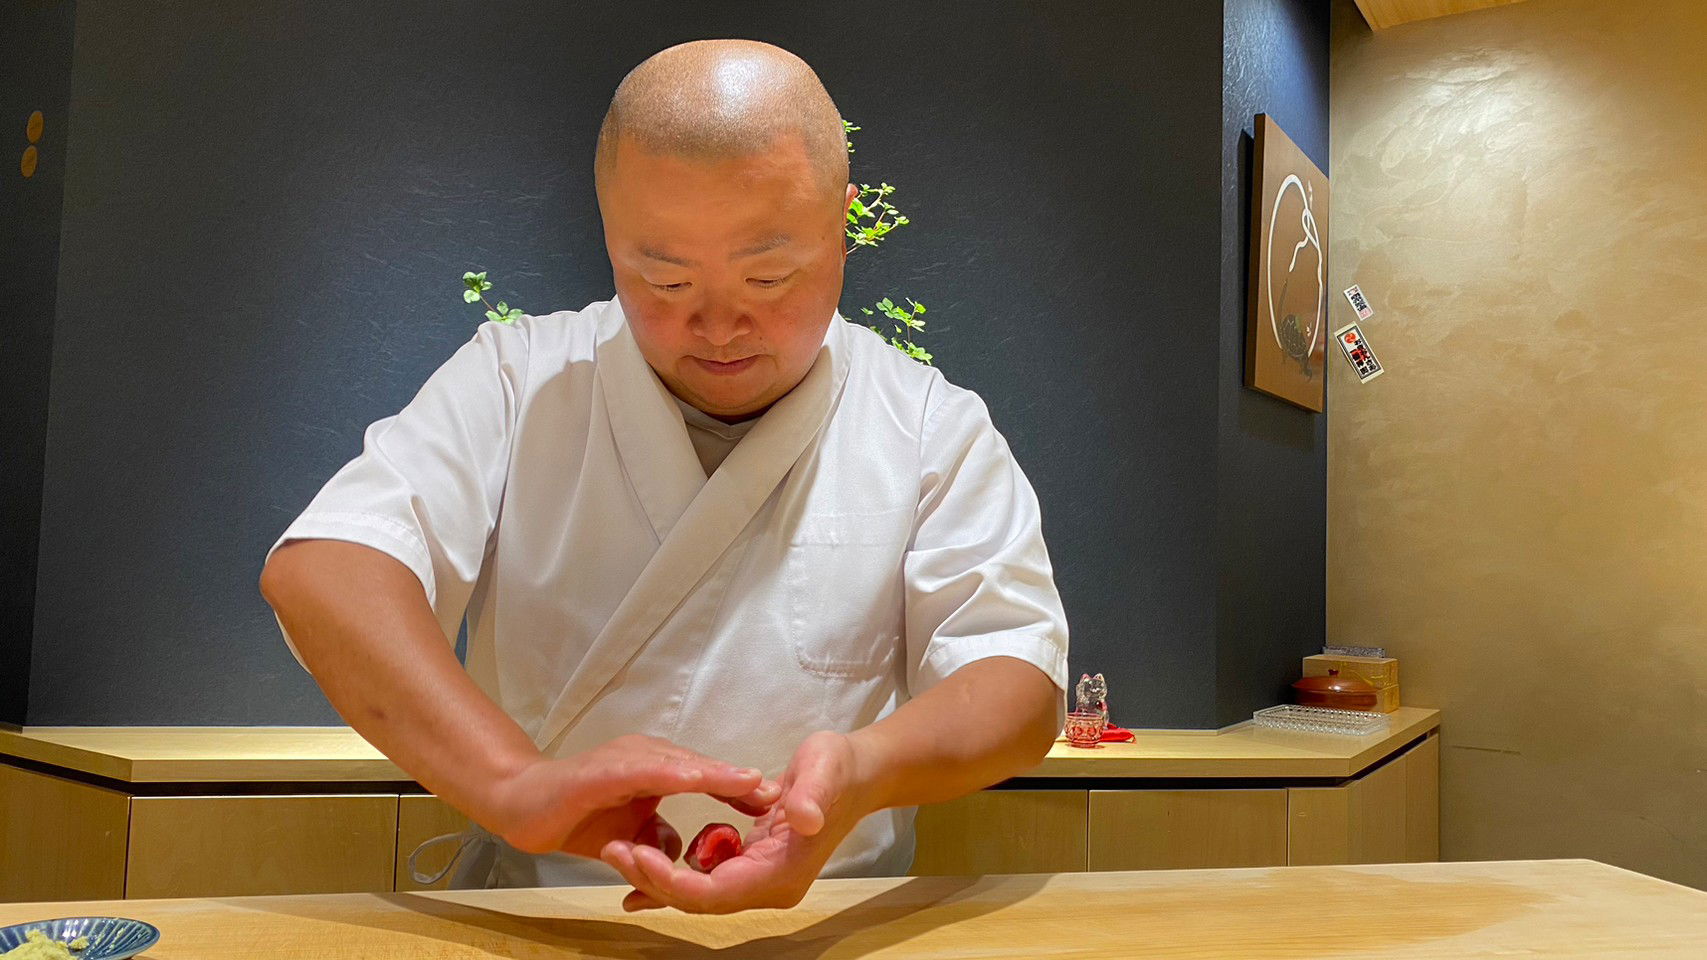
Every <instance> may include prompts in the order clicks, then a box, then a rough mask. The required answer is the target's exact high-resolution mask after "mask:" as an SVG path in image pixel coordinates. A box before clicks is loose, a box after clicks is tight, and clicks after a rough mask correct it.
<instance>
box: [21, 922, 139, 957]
mask: <svg viewBox="0 0 1707 960" xmlns="http://www.w3.org/2000/svg"><path fill="white" fill-rule="evenodd" d="M31 930H40V931H41V932H42V933H44V934H46V935H47V936H49V937H52V938H53V939H55V940H59V941H61V942H64V943H70V942H71V941H73V940H76V939H77V938H79V937H88V938H89V946H87V947H85V948H84V949H82V950H73V951H71V955H72V956H73V957H76V958H77V960H124V958H125V957H134V956H136V955H137V954H139V953H141V952H142V951H144V950H147V949H148V948H149V947H152V946H154V945H155V944H156V943H159V942H160V931H159V930H157V929H155V927H154V926H153V925H151V924H147V923H143V922H142V921H141V920H126V919H125V918H123V917H64V918H62V919H59V920H40V921H37V922H35V923H20V924H18V925H16V926H11V927H0V953H5V952H6V951H8V950H11V949H12V948H13V947H16V946H18V945H20V944H22V943H23V942H24V941H25V940H27V939H29V937H28V934H29V932H30V931H31Z"/></svg>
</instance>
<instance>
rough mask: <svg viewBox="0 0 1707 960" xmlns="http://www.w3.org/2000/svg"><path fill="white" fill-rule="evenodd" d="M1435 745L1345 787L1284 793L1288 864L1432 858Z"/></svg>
mask: <svg viewBox="0 0 1707 960" xmlns="http://www.w3.org/2000/svg"><path fill="white" fill-rule="evenodd" d="M1439 763H1440V741H1439V738H1438V737H1435V736H1430V737H1428V738H1427V739H1425V740H1423V741H1422V742H1420V743H1418V744H1416V745H1415V746H1413V747H1411V748H1410V749H1409V750H1406V751H1404V752H1403V753H1400V754H1398V755H1396V756H1394V757H1392V758H1391V759H1389V760H1388V761H1387V762H1386V763H1384V764H1382V765H1381V766H1379V767H1376V768H1375V769H1373V770H1371V771H1369V772H1368V773H1366V774H1364V775H1363V776H1361V777H1359V778H1357V779H1355V780H1352V781H1351V782H1350V783H1346V784H1343V785H1341V786H1334V787H1292V788H1289V789H1288V790H1287V794H1288V805H1289V807H1290V811H1291V816H1290V821H1291V822H1290V827H1289V831H1288V835H1289V848H1290V852H1289V856H1288V862H1290V863H1291V864H1293V865H1311V864H1345V863H1404V862H1407V861H1430V860H1435V859H1438V858H1439V851H1440V794H1439V786H1438V783H1439V773H1438V768H1439Z"/></svg>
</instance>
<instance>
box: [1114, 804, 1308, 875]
mask: <svg viewBox="0 0 1707 960" xmlns="http://www.w3.org/2000/svg"><path fill="white" fill-rule="evenodd" d="M1090 827H1091V829H1090V849H1089V850H1088V851H1087V854H1088V861H1089V866H1090V869H1092V870H1175V869H1195V868H1203V867H1281V866H1285V865H1286V791H1285V790H1239V789H1232V790H1092V791H1091V796H1090Z"/></svg>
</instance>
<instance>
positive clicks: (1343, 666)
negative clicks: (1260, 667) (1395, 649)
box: [1304, 653, 1399, 713]
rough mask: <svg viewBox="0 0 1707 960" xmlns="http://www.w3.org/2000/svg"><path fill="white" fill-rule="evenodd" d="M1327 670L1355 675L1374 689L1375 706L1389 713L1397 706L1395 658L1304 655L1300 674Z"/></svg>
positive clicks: (1316, 674)
mask: <svg viewBox="0 0 1707 960" xmlns="http://www.w3.org/2000/svg"><path fill="white" fill-rule="evenodd" d="M1329 670H1338V671H1339V672H1340V676H1343V677H1357V678H1358V679H1359V680H1362V681H1363V682H1365V683H1367V684H1369V685H1370V686H1372V687H1374V688H1375V709H1376V710H1379V711H1381V712H1382V713H1392V712H1393V711H1394V710H1397V709H1399V661H1398V660H1396V659H1394V658H1392V657H1353V656H1345V655H1341V654H1328V653H1318V654H1315V655H1314V656H1309V657H1305V658H1304V676H1306V677H1325V676H1327V675H1328V671H1329Z"/></svg>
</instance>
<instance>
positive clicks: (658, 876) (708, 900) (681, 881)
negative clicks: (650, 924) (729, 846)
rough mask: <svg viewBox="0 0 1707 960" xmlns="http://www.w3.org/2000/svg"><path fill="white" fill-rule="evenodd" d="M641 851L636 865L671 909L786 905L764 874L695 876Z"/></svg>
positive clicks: (725, 872) (722, 872)
mask: <svg viewBox="0 0 1707 960" xmlns="http://www.w3.org/2000/svg"><path fill="white" fill-rule="evenodd" d="M646 854H647V851H645V850H638V851H636V855H635V857H634V862H635V864H636V865H637V866H638V867H639V868H640V871H641V872H642V873H644V874H645V875H646V878H647V880H648V881H649V882H650V883H651V884H652V886H653V887H655V888H656V889H657V890H659V891H661V894H656V895H654V894H649V895H651V896H654V897H655V898H656V897H659V896H661V897H662V899H663V900H664V901H666V902H668V903H669V905H670V906H672V907H675V908H676V909H678V910H681V911H684V912H686V913H734V912H735V911H737V910H747V909H751V908H754V907H780V906H784V905H785V904H784V903H783V902H782V898H781V897H780V896H779V895H775V894H774V893H773V892H772V891H769V890H767V889H765V888H764V887H763V885H762V884H761V882H760V879H761V875H760V874H755V873H751V872H745V871H739V872H731V871H728V870H725V869H723V868H722V867H719V868H718V869H716V870H713V871H712V872H711V873H696V872H694V871H692V870H689V869H687V868H685V867H673V866H671V865H670V864H668V863H665V862H664V860H663V858H662V857H659V856H656V855H653V856H647V855H646Z"/></svg>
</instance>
